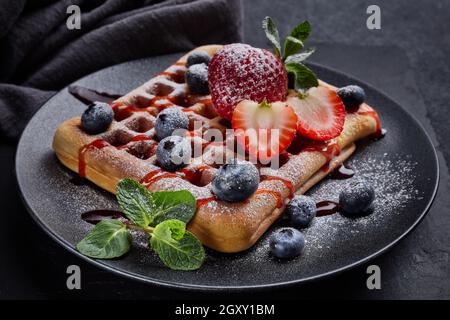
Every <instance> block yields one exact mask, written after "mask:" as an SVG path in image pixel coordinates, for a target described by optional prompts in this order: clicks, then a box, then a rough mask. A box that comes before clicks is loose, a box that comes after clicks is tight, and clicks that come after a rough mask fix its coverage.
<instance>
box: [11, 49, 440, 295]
mask: <svg viewBox="0 0 450 320" xmlns="http://www.w3.org/2000/svg"><path fill="white" fill-rule="evenodd" d="M177 54H183V52H178V53H170V54H166V55H160V56H159V57H161V56H170V55H174V56H175V55H177ZM149 58H150V59H151V58H153V57H147V58H142V59H135V60H130V61H125V62H122V63H119V64H115V65H112V66H108V67H105V68H102V69H100V70H97V71H95V72H93V73H90V74H88V75H86V76H84V77H82V78H80V79H77V80H75V81H74V82H72V83H70V84H68V85H67V86H65V87H64V88H63V89H61V90H59V91H58V92H56V93H55V94H54V95H52V96H51V97H50V98H49V99H47V100H46V101H45V102H44V103H43V104H42V105H41V106H40V108H39V109H38V111H37V112H36V113H35V114H34V115H33V117H32V118H31V119H30V120H29V122H28V123H27V125H26V127H25V129H24V130H23V132H22V134H21V136H20V139H19V142H18V144H17V149H16V155H15V161H14V162H15V169H16V170H15V175H16V180H17V184H18V187H19V191H20V192H19V194H20V198H21V200H22V202H23V203H24V205H25V208H26V210H27V211H28V213H29V215H30V216H31V217H32V219H33V221H35V222H36V223H37V224H38V225H39V226H40V227H41V229H43V230H44V231H45V233H46V234H47V235H49V236H50V238H52V239H53V240H55V242H56V243H58V244H59V245H61V246H62V247H63V248H65V249H66V250H68V251H69V252H71V253H72V254H75V255H76V256H77V257H79V258H81V259H82V260H84V261H86V262H88V263H90V264H92V265H94V266H96V267H99V268H101V269H103V270H106V271H109V272H113V273H114V274H117V275H119V276H122V277H125V278H127V279H131V280H133V281H138V282H141V283H146V284H151V285H154V286H157V287H164V288H170V289H178V290H183V291H191V290H195V291H199V292H211V291H213V292H241V291H262V290H270V289H277V288H286V287H292V286H295V285H300V284H304V283H307V282H313V281H317V280H319V279H325V278H329V277H331V276H334V275H337V274H341V273H343V272H345V271H348V270H351V269H354V268H356V267H358V266H360V265H362V264H364V263H367V262H368V261H370V260H372V259H374V258H376V257H378V256H380V255H381V254H383V253H385V252H387V251H388V250H390V249H391V248H393V247H394V246H395V245H397V244H398V243H399V242H400V241H401V240H403V239H405V238H406V236H408V235H409V234H410V233H411V232H412V231H413V230H414V229H415V228H416V227H417V226H418V225H419V224H420V223H421V222H422V221H423V219H424V218H425V216H426V215H427V213H428V212H429V210H430V208H431V206H432V204H433V202H434V199H435V198H436V194H437V190H438V188H439V183H440V167H439V157H438V154H437V150H436V148H435V146H434V143H433V140H432V139H431V137H430V135H429V133H428V132H427V131H426V130H425V128H424V126H423V125H422V123H421V122H420V121H419V120H417V118H416V117H415V116H414V115H413V114H411V113H410V112H409V111H408V110H407V109H406V108H404V107H403V106H402V105H401V104H399V103H397V102H396V101H395V100H394V99H392V98H391V97H390V96H389V95H387V94H385V93H384V92H383V91H381V90H378V89H376V88H375V87H374V86H372V85H371V84H368V83H366V82H365V81H363V80H361V79H359V78H358V77H355V76H353V75H350V74H347V73H346V72H343V71H340V70H338V69H335V68H333V67H328V66H325V65H323V64H320V63H315V62H310V63H308V64H309V65H311V66H313V67H318V68H322V69H325V70H327V71H331V72H332V73H337V74H340V75H344V76H345V77H348V78H352V79H353V80H356V81H357V82H359V83H361V84H362V85H364V86H365V87H367V88H370V89H371V90H374V91H376V92H377V93H378V94H379V95H381V96H382V97H383V98H385V99H387V100H390V101H392V102H393V103H395V105H396V106H397V107H399V108H400V109H401V110H402V111H403V112H404V113H405V114H407V116H408V117H409V118H410V119H411V120H412V121H413V122H414V123H415V125H416V126H417V127H418V128H419V129H420V131H422V133H423V134H424V136H425V137H426V140H427V142H428V143H429V145H430V146H431V149H432V151H433V152H432V157H433V158H434V162H433V163H434V164H435V166H436V171H435V177H434V178H435V183H434V186H433V191H432V194H431V197H430V199H429V200H428V202H427V204H426V206H425V209H424V210H423V211H422V213H421V214H420V216H419V217H418V218H417V219H416V221H414V223H413V224H412V225H411V226H410V227H409V228H408V229H407V230H406V231H404V232H403V233H402V234H401V235H399V236H398V237H397V238H396V239H394V240H393V241H391V242H390V243H389V244H388V245H386V246H384V247H383V248H381V249H379V250H378V251H376V252H374V253H372V254H370V255H368V256H367V257H364V258H362V259H359V260H357V261H355V262H353V263H351V264H348V265H346V266H343V267H340V268H337V269H334V270H331V271H328V272H325V273H321V274H317V275H314V276H310V277H306V278H302V279H296V280H289V281H283V282H274V283H268V284H257V285H242V286H236V285H233V286H224V285H198V284H187V283H179V282H175V281H167V280H160V279H154V278H151V277H148V276H142V275H138V274H136V273H133V272H129V271H124V270H122V269H120V268H116V267H113V266H110V265H107V264H106V263H104V262H103V261H102V260H96V259H92V258H89V257H86V256H84V255H82V254H81V253H80V252H78V251H77V250H76V248H75V247H72V245H71V244H70V243H68V242H67V241H66V240H65V239H63V238H60V237H59V236H58V235H56V234H55V233H54V232H53V230H52V229H51V227H50V226H48V225H47V224H46V223H45V222H44V221H42V220H41V219H40V218H39V216H38V215H37V214H35V213H34V212H33V210H32V209H31V207H30V206H29V204H28V202H27V200H26V198H25V196H24V193H23V189H22V183H21V180H20V177H19V172H18V170H17V168H18V162H19V161H20V160H19V153H20V152H19V150H20V149H21V145H22V144H23V143H24V142H23V141H24V138H23V136H24V134H25V132H26V131H27V130H28V128H29V123H30V122H31V120H32V119H33V118H34V117H35V116H36V115H37V114H38V113H39V112H41V109H42V107H43V106H44V105H45V104H47V103H48V102H49V101H50V100H52V99H53V98H54V97H55V96H56V95H58V94H59V93H61V92H62V91H64V90H67V88H68V87H69V86H70V85H72V84H75V83H77V82H79V81H82V80H83V79H85V78H88V77H91V76H92V75H93V74H96V73H101V72H104V70H106V69H109V68H112V67H115V66H118V65H122V64H127V63H133V62H137V61H144V60H148V59H149ZM174 272H175V271H174Z"/></svg>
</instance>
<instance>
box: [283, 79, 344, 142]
mask: <svg viewBox="0 0 450 320" xmlns="http://www.w3.org/2000/svg"><path fill="white" fill-rule="evenodd" d="M286 102H287V103H288V104H289V105H290V106H291V107H292V108H293V109H294V111H295V113H296V114H297V116H298V126H297V131H298V132H299V134H301V135H302V136H305V137H307V138H309V139H312V140H319V141H325V140H330V139H333V138H336V137H337V136H339V135H340V134H341V132H342V129H343V128H344V121H345V106H344V104H343V103H342V100H341V98H339V97H338V95H337V94H336V92H334V91H333V90H331V89H328V88H326V87H314V88H311V89H309V90H308V91H307V92H306V94H304V96H301V95H300V94H298V93H297V92H293V91H292V92H290V93H289V95H288V98H287V100H286Z"/></svg>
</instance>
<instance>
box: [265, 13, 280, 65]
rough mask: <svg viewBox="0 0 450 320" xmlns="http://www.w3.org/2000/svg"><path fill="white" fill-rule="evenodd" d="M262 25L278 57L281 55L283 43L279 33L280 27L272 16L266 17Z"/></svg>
mask: <svg viewBox="0 0 450 320" xmlns="http://www.w3.org/2000/svg"><path fill="white" fill-rule="evenodd" d="M262 27H263V29H264V31H265V33H266V37H267V39H269V41H270V42H271V43H272V45H273V46H274V48H275V55H276V56H277V57H280V56H281V45H280V35H279V34H278V29H277V27H276V26H275V23H274V22H273V20H272V18H271V17H265V18H264V20H263V22H262Z"/></svg>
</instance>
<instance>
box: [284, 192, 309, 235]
mask: <svg viewBox="0 0 450 320" xmlns="http://www.w3.org/2000/svg"><path fill="white" fill-rule="evenodd" d="M286 214H287V215H288V217H289V218H290V219H291V222H292V225H293V226H294V227H296V228H306V227H308V226H309V225H310V224H311V222H312V220H313V219H314V217H315V216H316V202H315V201H314V200H313V199H312V198H311V197H307V196H295V198H294V199H292V200H291V201H290V202H289V203H288V205H287V206H286Z"/></svg>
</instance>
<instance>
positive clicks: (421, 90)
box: [0, 0, 450, 299]
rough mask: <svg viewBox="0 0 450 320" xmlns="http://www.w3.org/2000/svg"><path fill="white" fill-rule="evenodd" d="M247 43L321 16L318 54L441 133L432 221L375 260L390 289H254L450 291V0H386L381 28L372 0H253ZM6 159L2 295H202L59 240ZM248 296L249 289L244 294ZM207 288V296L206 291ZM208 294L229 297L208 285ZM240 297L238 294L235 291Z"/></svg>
mask: <svg viewBox="0 0 450 320" xmlns="http://www.w3.org/2000/svg"><path fill="white" fill-rule="evenodd" d="M244 2H245V6H246V12H245V16H246V22H245V26H244V27H245V36H246V42H249V43H251V44H254V45H258V46H266V42H265V40H264V35H263V33H262V31H261V30H260V22H261V20H262V18H263V17H264V16H265V15H268V14H270V15H271V16H273V17H274V18H275V19H276V21H277V22H278V25H279V26H280V32H281V33H282V34H285V33H286V32H288V30H289V28H290V27H291V26H293V25H294V24H295V22H298V21H301V20H303V19H306V18H307V19H309V20H310V21H311V22H312V24H313V28H314V31H313V37H312V40H311V42H312V44H313V45H316V46H317V49H318V52H317V53H316V54H315V55H314V56H313V59H312V61H316V62H320V63H323V64H325V65H327V66H331V67H334V68H335V69H339V70H343V71H346V72H348V73H349V74H351V75H355V76H357V77H359V78H361V79H362V80H364V81H366V82H368V83H370V84H372V85H374V86H375V87H377V88H379V89H380V90H382V91H384V92H385V93H387V94H388V95H390V96H391V97H392V98H393V99H394V100H396V101H397V102H399V103H400V104H401V105H403V106H405V107H407V108H408V110H409V111H410V112H411V113H412V114H414V115H415V116H416V117H417V118H418V119H419V121H420V122H421V123H422V124H423V125H424V127H425V128H426V130H427V132H428V133H430V135H431V136H432V137H433V139H434V141H435V145H436V146H437V148H438V151H439V157H440V166H441V184H440V189H439V192H438V195H437V198H436V200H435V203H434V205H433V207H432V209H431V211H430V213H429V215H428V216H427V217H426V218H425V220H424V221H423V222H422V223H421V224H420V225H419V227H418V228H417V230H415V232H413V233H412V234H411V235H410V236H409V237H408V238H407V239H405V240H404V241H402V242H401V243H400V244H399V245H398V246H396V247H395V248H393V249H392V250H391V251H390V252H388V253H386V254H385V255H383V256H382V257H379V258H377V259H375V260H374V261H373V264H377V265H379V266H380V268H381V272H382V289H381V290H379V291H369V290H367V288H366V285H365V282H366V274H365V267H366V266H363V267H360V268H357V269H354V270H352V271H349V272H346V273H344V274H341V275H339V276H337V277H334V278H331V279H325V280H322V281H319V282H315V283H310V284H307V285H304V286H300V287H293V288H288V289H284V290H277V291H275V292H274V291H272V292H270V293H255V294H252V297H255V298H258V297H266V298H271V299H273V298H274V297H277V298H283V297H286V298H302V297H307V298H314V297H316V298H324V297H327V298H332V297H339V298H368V299H372V298H402V299H405V298H450V281H449V277H450V263H449V254H450V249H449V246H450V234H449V232H448V230H450V218H449V217H448V213H449V212H450V198H449V197H448V193H449V191H450V179H449V173H448V167H447V163H448V161H450V145H449V143H446V140H447V139H448V138H447V137H448V136H449V134H450V126H449V125H448V124H449V120H448V114H447V113H448V111H449V106H448V102H447V101H448V100H449V98H450V91H448V89H447V88H448V87H449V85H450V80H449V78H448V76H449V71H450V65H449V63H448V61H449V60H448V56H449V54H450V35H449V34H448V33H447V32H446V28H447V25H448V23H447V21H448V17H449V15H450V3H449V2H448V1H446V0H435V1H410V0H399V1H395V2H394V1H381V0H378V1H377V4H378V5H379V6H380V7H381V10H382V29H381V30H379V31H369V30H367V28H366V26H365V20H366V16H367V15H366V14H365V10H366V8H367V6H368V5H369V4H372V2H371V1H352V0H335V1H327V0H307V1H305V0H292V1H289V0H280V1H276V2H274V1H271V0H245V1H244ZM0 154H1V155H2V157H1V159H0V162H1V164H2V168H3V175H2V183H1V184H0V194H2V195H3V196H7V198H6V199H4V198H2V200H3V201H2V202H4V206H3V207H2V208H3V210H2V214H3V216H2V217H3V219H2V225H6V226H7V227H6V228H5V227H3V228H2V232H1V233H0V252H2V263H1V264H0V283H1V286H0V297H2V298H7V297H8V298H11V297H20V298H32V297H36V298H46V297H53V298H61V297H79V298H81V297H83V298H133V297H134V298H136V297H139V298H149V299H150V298H156V299H157V298H171V299H173V298H175V297H189V298H193V297H196V296H202V295H197V294H192V293H186V292H173V291H170V290H167V289H164V290H163V289H158V290H155V289H154V288H152V287H149V286H147V285H143V284H140V283H136V282H132V281H129V280H126V279H123V278H120V277H117V276H115V275H112V274H109V273H106V272H104V271H102V270H98V269H97V268H95V267H92V266H90V265H88V264H87V263H85V262H83V261H81V260H80V259H78V258H76V257H74V256H72V255H71V254H70V253H68V252H66V251H65V250H64V249H62V248H61V247H60V246H59V245H58V244H56V243H55V242H53V241H52V240H51V239H50V238H49V237H48V236H47V235H45V234H44V233H43V232H42V231H41V230H40V229H39V227H37V226H36V225H35V224H34V223H33V222H32V221H31V218H29V216H28V215H27V213H26V211H25V209H24V208H23V206H22V205H21V202H20V199H19V197H18V196H17V191H16V190H12V187H11V186H14V185H15V177H14V172H13V156H14V147H12V146H5V145H1V146H0ZM70 264H78V265H80V267H81V269H82V272H83V282H82V286H83V290H82V291H81V292H75V291H68V290H67V289H66V287H65V281H66V274H65V270H66V267H67V266H68V265H70ZM245 296H247V297H248V295H245ZM202 297H204V296H202ZM207 297H209V298H214V297H216V298H221V297H218V296H215V295H212V294H208V296H207ZM229 297H234V295H232V296H229Z"/></svg>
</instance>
